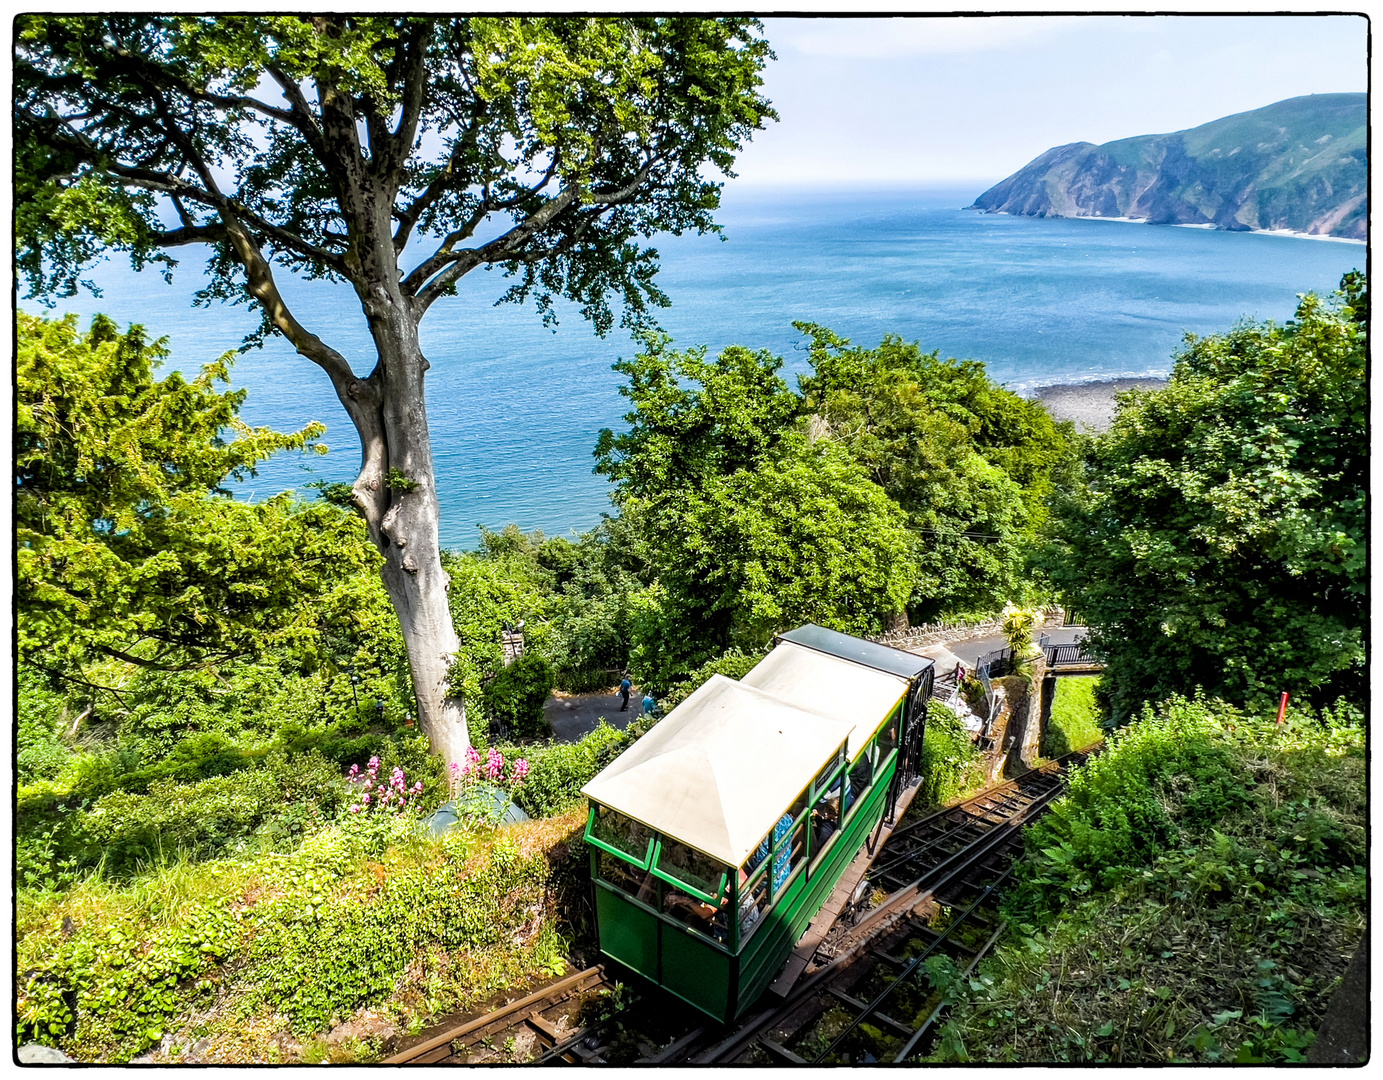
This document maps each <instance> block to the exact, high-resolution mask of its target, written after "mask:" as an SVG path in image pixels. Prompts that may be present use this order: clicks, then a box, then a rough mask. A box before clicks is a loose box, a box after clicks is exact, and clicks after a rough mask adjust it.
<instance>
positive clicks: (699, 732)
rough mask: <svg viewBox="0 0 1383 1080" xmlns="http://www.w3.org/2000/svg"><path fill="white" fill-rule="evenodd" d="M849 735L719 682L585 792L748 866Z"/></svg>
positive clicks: (816, 717) (813, 715) (835, 723)
mask: <svg viewBox="0 0 1383 1080" xmlns="http://www.w3.org/2000/svg"><path fill="white" fill-rule="evenodd" d="M779 648H782V646H779ZM847 666H851V667H854V665H847ZM756 670H757V669H756ZM856 670H861V669H858V668H857V669H856ZM882 719H883V715H880V716H879V717H878V720H882ZM850 730H851V725H850V723H849V722H847V721H843V720H840V719H836V718H834V717H831V716H823V715H822V714H820V713H818V712H813V711H809V710H807V709H804V708H800V707H797V706H794V705H791V704H789V703H787V702H785V701H782V700H780V699H778V698H776V697H773V696H772V695H770V694H767V693H765V692H764V691H763V690H761V689H758V688H756V687H753V686H748V685H745V683H744V682H743V681H741V682H735V681H734V680H733V679H727V678H726V677H725V676H723V675H713V676H712V677H711V679H710V681H708V682H706V683H703V684H702V685H701V686H700V687H699V688H697V690H696V691H695V692H694V693H693V694H692V695H691V696H690V697H688V698H687V699H686V700H685V701H683V702H682V703H681V704H680V705H678V706H677V708H675V709H673V710H672V712H670V713H669V714H668V715H667V716H666V717H665V718H664V719H663V720H662V721H661V722H660V723H659V724H658V725H657V726H655V727H654V728H653V729H652V730H651V731H650V732H649V733H648V734H647V735H645V736H644V737H643V738H641V739H639V741H638V742H636V743H635V744H634V745H633V746H631V747H630V748H629V749H628V750H626V751H625V752H624V753H623V754H621V755H620V756H619V757H617V758H616V759H615V760H614V761H612V762H611V763H610V764H609V765H607V766H606V767H605V769H604V770H602V771H601V772H600V773H599V774H598V775H597V776H596V777H595V778H594V779H592V780H591V782H590V783H588V784H587V785H586V786H585V787H584V788H582V789H581V791H582V794H584V795H585V796H586V797H587V798H589V799H592V800H594V801H595V802H598V803H600V804H602V805H604V806H609V807H611V808H613V809H615V810H618V811H619V812H620V813H622V814H627V815H628V816H629V817H632V818H634V819H635V820H637V821H640V822H642V823H643V824H645V825H647V826H648V827H649V828H652V829H655V830H657V831H658V832H660V833H663V834H665V835H667V836H672V837H676V838H677V839H678V840H680V841H682V842H683V843H685V844H688V845H690V846H691V847H694V848H696V849H697V850H698V851H702V852H704V853H705V854H707V855H710V856H711V857H712V858H715V859H720V860H722V861H723V862H725V863H726V864H727V865H729V866H741V865H743V863H744V861H745V860H746V859H747V858H748V857H749V853H750V852H752V851H753V850H754V849H755V848H757V847H758V846H759V842H760V841H761V840H763V838H764V836H766V835H767V834H768V831H769V830H770V829H772V828H773V825H774V823H775V822H777V820H778V819H779V818H780V817H781V816H782V814H783V811H784V810H786V809H787V808H788V807H789V806H791V805H792V802H793V800H794V799H796V798H797V796H798V795H799V794H800V793H801V792H802V790H803V789H804V788H805V787H806V786H807V785H808V784H809V783H811V780H812V778H813V777H814V776H815V775H816V773H817V772H818V771H819V770H820V769H821V767H822V766H823V765H824V764H825V763H826V762H827V761H829V760H830V758H831V756H832V755H833V754H834V753H835V752H836V750H837V749H839V747H840V745H841V744H842V743H844V742H845V741H846V738H847V737H848V736H849V734H850Z"/></svg>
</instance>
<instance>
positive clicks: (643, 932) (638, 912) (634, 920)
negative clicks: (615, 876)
mask: <svg viewBox="0 0 1383 1080" xmlns="http://www.w3.org/2000/svg"><path fill="white" fill-rule="evenodd" d="M595 918H596V926H598V927H599V928H600V951H601V952H603V953H605V954H606V955H607V956H611V957H613V958H614V959H616V960H618V961H619V962H620V963H621V964H624V965H625V966H626V967H630V968H633V969H634V970H635V971H640V972H643V973H644V974H651V973H654V972H656V971H657V970H658V923H659V922H660V921H661V920H660V919H659V918H658V916H657V915H655V914H654V913H653V912H652V911H650V910H649V909H648V908H646V907H644V906H643V905H642V904H636V903H634V901H632V900H630V899H628V898H627V897H625V896H624V894H623V893H621V892H619V891H618V890H616V889H612V888H611V887H610V886H609V885H607V884H605V882H603V881H599V880H597V881H596V883H595Z"/></svg>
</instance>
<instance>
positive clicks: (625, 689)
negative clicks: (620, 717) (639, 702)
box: [619, 675, 634, 712]
mask: <svg viewBox="0 0 1383 1080" xmlns="http://www.w3.org/2000/svg"><path fill="white" fill-rule="evenodd" d="M633 686H634V684H633V683H631V682H630V681H629V676H628V675H626V676H625V677H624V680H623V681H622V682H621V683H620V684H619V711H620V712H625V711H626V710H628V708H629V691H630V690H631V689H632V688H633Z"/></svg>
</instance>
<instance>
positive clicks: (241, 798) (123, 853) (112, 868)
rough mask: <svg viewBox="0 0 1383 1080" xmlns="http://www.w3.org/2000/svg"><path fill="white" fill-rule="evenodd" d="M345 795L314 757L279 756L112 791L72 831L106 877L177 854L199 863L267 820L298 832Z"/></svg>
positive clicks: (331, 770) (335, 775)
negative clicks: (261, 763)
mask: <svg viewBox="0 0 1383 1080" xmlns="http://www.w3.org/2000/svg"><path fill="white" fill-rule="evenodd" d="M346 796H347V792H346V790H345V788H344V785H343V784H342V783H341V777H340V773H339V772H338V770H337V769H336V768H335V767H334V766H333V765H330V764H329V763H328V762H326V761H325V760H323V759H322V758H320V757H316V758H313V757H297V758H294V759H292V761H291V763H290V761H289V759H287V758H286V757H279V758H278V759H277V760H276V761H273V762H270V763H268V764H267V767H265V768H262V769H255V770H251V771H248V772H240V773H238V774H235V775H224V776H212V777H211V778H209V779H206V780H200V781H196V782H194V783H177V782H175V781H170V780H160V781H156V782H154V783H152V784H150V785H149V788H148V791H147V793H146V794H137V793H135V792H132V791H123V790H122V791H115V792H112V793H110V794H109V795H104V796H102V797H101V798H100V799H97V800H96V803H95V805H94V806H93V807H92V808H91V809H90V810H86V811H82V812H80V813H79V814H78V815H77V818H76V821H75V822H74V824H73V830H72V831H73V833H74V834H75V837H74V839H75V840H76V841H77V842H79V843H81V842H85V843H86V844H88V845H91V846H92V847H94V848H96V849H98V850H99V851H100V859H101V861H102V865H103V867H104V868H105V869H106V871H107V872H109V873H113V874H119V873H123V872H127V871H129V870H130V869H132V868H134V867H136V866H139V865H140V864H145V863H155V862H160V861H162V860H163V858H164V857H165V855H172V854H174V853H178V852H182V853H185V854H186V855H187V856H188V857H191V858H205V857H207V856H208V855H212V854H215V853H218V852H220V851H221V850H222V849H224V848H225V847H226V846H227V845H229V844H230V843H232V842H233V841H236V840H239V839H242V838H244V837H246V836H248V835H249V834H250V833H251V832H252V831H253V830H254V829H255V828H257V827H258V826H260V825H264V824H266V823H267V822H269V821H270V820H271V819H272V820H274V821H275V823H276V824H277V825H278V826H279V828H280V829H283V828H285V827H286V828H287V829H288V831H290V832H301V831H302V830H303V828H304V827H305V826H306V827H307V828H311V827H312V823H314V822H317V823H320V822H321V821H323V820H330V819H331V818H332V817H334V816H335V815H336V813H337V811H338V810H339V809H340V808H341V806H342V805H344V803H345V801H346ZM293 810H296V811H297V812H296V813H292V812H290V811H293Z"/></svg>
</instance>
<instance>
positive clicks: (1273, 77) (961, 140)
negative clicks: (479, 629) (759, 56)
mask: <svg viewBox="0 0 1383 1080" xmlns="http://www.w3.org/2000/svg"><path fill="white" fill-rule="evenodd" d="M764 26H765V30H766V32H767V37H768V40H769V42H770V44H771V45H772V46H773V49H774V52H775V53H776V54H777V57H778V59H777V60H776V61H774V62H772V63H770V65H769V67H768V69H767V71H766V73H765V85H764V92H765V94H766V95H767V96H768V97H769V99H770V100H771V101H772V102H773V104H774V107H775V108H776V109H777V110H778V113H779V116H780V117H781V119H780V121H779V122H778V123H776V124H771V125H770V126H769V128H768V130H766V131H763V132H760V133H758V134H757V135H756V136H755V138H754V141H753V143H752V144H751V145H750V146H749V147H748V148H747V149H746V150H745V151H744V152H743V153H742V154H741V156H740V158H739V163H738V165H737V167H736V172H737V173H738V174H739V179H738V181H736V183H737V184H739V185H745V186H781V185H802V186H808V187H827V186H833V185H840V184H868V183H878V184H887V185H895V184H909V185H911V184H922V185H925V184H943V183H948V182H951V181H961V182H969V181H977V180H987V181H989V182H990V183H994V182H997V181H998V180H1001V179H1003V178H1004V177H1005V176H1008V175H1009V174H1010V173H1013V172H1015V171H1017V170H1018V169H1019V168H1021V167H1022V166H1023V165H1025V164H1027V163H1028V162H1029V161H1031V160H1032V159H1033V158H1035V157H1036V156H1037V155H1038V154H1040V153H1042V152H1043V151H1044V150H1047V149H1049V148H1051V147H1053V146H1059V145H1061V144H1063V143H1069V142H1082V141H1087V142H1095V143H1101V142H1108V141H1110V140H1112V139H1120V138H1126V137H1130V136H1134V135H1149V134H1158V133H1162V132H1167V131H1178V130H1181V129H1183V128H1188V127H1195V126H1197V125H1199V124H1203V123H1206V122H1208V121H1210V120H1216V119H1218V118H1219V117H1221V116H1228V115H1230V114H1231V113H1236V112H1243V111H1245V110H1248V109H1255V108H1259V107H1261V106H1264V105H1269V104H1272V103H1273V102H1275V101H1281V100H1283V99H1284V98H1289V97H1296V96H1297V95H1299V94H1319V93H1341V92H1358V91H1365V90H1367V89H1368V85H1367V79H1368V71H1367V54H1366V50H1367V34H1368V27H1367V23H1366V21H1365V20H1364V18H1363V17H1361V16H1357V15H1356V16H1350V15H1333V16H1332V15H1326V16H1270V15H1268V16H1258V15H1229V16H1194V15H1182V16H1123V15H1114V16H1083V15H1070V16H1042V15H1033V16H991V17H969V18H962V17H954V16H941V17H934V18H927V17H918V16H914V17H901V18H885V19H877V18H875V19H828V18H796V19H786V18H771V19H765V20H764Z"/></svg>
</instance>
